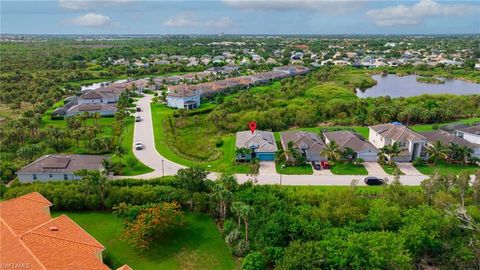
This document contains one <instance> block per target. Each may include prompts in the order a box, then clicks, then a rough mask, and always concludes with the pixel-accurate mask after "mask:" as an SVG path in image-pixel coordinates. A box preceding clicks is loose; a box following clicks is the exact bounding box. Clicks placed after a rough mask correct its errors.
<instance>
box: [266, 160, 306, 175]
mask: <svg viewBox="0 0 480 270" xmlns="http://www.w3.org/2000/svg"><path fill="white" fill-rule="evenodd" d="M283 164H284V162H276V163H275V168H276V169H277V173H279V174H290V175H294V174H313V169H312V165H310V164H309V163H303V164H300V165H296V166H285V167H284V168H282V165H283Z"/></svg>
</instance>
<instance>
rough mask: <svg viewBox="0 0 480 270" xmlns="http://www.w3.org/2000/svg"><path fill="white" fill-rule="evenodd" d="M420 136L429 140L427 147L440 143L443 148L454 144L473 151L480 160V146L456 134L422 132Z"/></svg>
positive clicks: (442, 131) (436, 131)
mask: <svg viewBox="0 0 480 270" xmlns="http://www.w3.org/2000/svg"><path fill="white" fill-rule="evenodd" d="M420 134H421V135H422V136H424V137H425V138H426V139H427V145H434V144H435V143H436V142H437V141H438V142H440V143H441V144H442V145H443V146H445V147H448V146H449V145H450V144H452V143H453V144H457V145H460V146H465V147H467V148H470V149H472V150H473V156H474V157H476V158H480V144H476V143H472V142H470V141H467V140H465V139H464V138H462V137H459V136H455V135H454V134H452V133H449V132H447V131H444V130H434V131H426V132H420Z"/></svg>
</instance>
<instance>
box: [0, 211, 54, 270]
mask: <svg viewBox="0 0 480 270" xmlns="http://www.w3.org/2000/svg"><path fill="white" fill-rule="evenodd" d="M0 221H1V222H2V223H3V224H4V225H5V227H7V229H8V231H9V232H10V233H11V234H12V235H13V236H14V237H15V238H16V239H17V240H18V242H19V243H20V245H22V246H23V247H24V248H25V250H26V251H27V252H28V253H29V254H30V255H32V258H33V259H34V260H35V261H36V262H37V263H38V265H39V266H40V267H42V269H45V270H47V267H45V265H43V263H42V262H41V261H40V260H39V259H38V258H37V256H35V254H34V253H33V252H32V251H31V250H30V248H29V247H28V246H27V245H25V243H24V242H23V241H22V238H21V235H17V234H16V233H15V232H14V231H13V230H12V228H10V226H8V224H7V222H5V220H3V218H1V217H0Z"/></svg>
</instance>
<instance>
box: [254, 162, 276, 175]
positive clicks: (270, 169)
mask: <svg viewBox="0 0 480 270" xmlns="http://www.w3.org/2000/svg"><path fill="white" fill-rule="evenodd" d="M258 173H259V174H265V175H276V174H278V173H277V169H276V168H275V162H274V161H260V168H259V172H258Z"/></svg>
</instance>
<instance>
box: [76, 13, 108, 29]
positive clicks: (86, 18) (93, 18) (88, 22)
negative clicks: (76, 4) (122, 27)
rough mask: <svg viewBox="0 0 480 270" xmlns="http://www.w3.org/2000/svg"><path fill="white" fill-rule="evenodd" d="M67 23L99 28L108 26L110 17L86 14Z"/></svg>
mask: <svg viewBox="0 0 480 270" xmlns="http://www.w3.org/2000/svg"><path fill="white" fill-rule="evenodd" d="M69 23H71V24H74V25H78V26H90V27H100V26H106V25H109V24H110V17H108V16H105V15H102V14H96V13H87V14H85V15H81V16H78V17H76V18H74V19H72V20H70V21H69Z"/></svg>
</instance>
